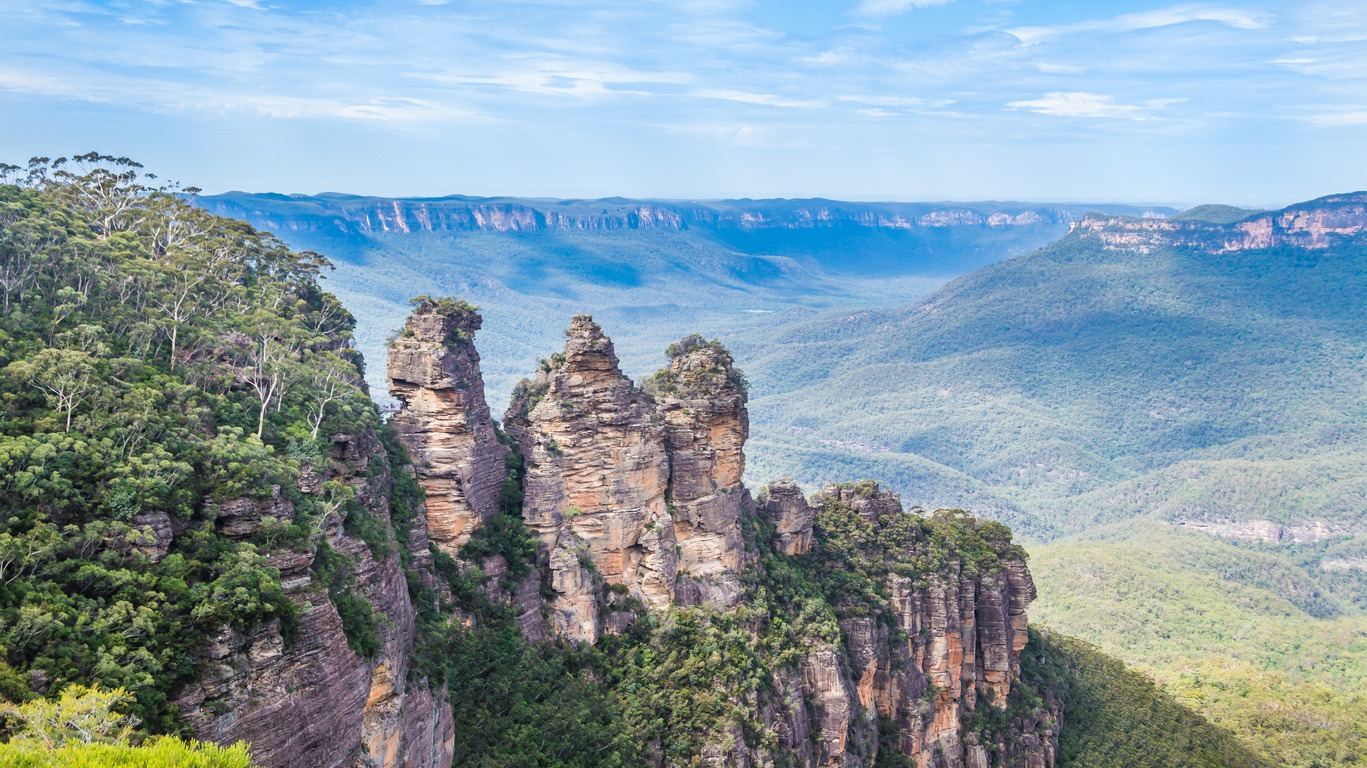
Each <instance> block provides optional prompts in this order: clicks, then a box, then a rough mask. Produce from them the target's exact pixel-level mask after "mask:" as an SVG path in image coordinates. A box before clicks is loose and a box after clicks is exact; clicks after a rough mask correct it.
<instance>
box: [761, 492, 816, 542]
mask: <svg viewBox="0 0 1367 768" xmlns="http://www.w3.org/2000/svg"><path fill="white" fill-rule="evenodd" d="M760 509H761V510H762V511H763V512H764V516H765V517H766V518H768V520H769V522H771V523H773V524H774V528H775V536H774V546H775V547H776V548H777V549H778V551H780V552H782V553H783V554H785V555H800V554H803V553H804V552H806V551H807V550H808V549H811V546H812V523H813V522H814V521H815V520H816V510H814V509H812V507H811V505H810V504H808V503H807V497H806V496H804V495H802V489H801V488H799V487H798V486H797V483H794V482H793V481H792V480H779V481H777V482H773V483H770V484H769V487H768V488H767V489H766V493H765V495H764V500H763V501H762V502H761V504H760Z"/></svg>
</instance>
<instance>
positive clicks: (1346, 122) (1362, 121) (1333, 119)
mask: <svg viewBox="0 0 1367 768" xmlns="http://www.w3.org/2000/svg"><path fill="white" fill-rule="evenodd" d="M1308 120H1309V121H1310V122H1311V123H1313V124H1315V125H1319V126H1324V127H1327V128H1341V127H1344V126H1352V125H1367V110H1356V111H1350V112H1325V113H1323V114H1318V115H1311V116H1310V117H1309V118H1308Z"/></svg>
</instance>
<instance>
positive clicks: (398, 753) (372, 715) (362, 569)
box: [175, 429, 454, 768]
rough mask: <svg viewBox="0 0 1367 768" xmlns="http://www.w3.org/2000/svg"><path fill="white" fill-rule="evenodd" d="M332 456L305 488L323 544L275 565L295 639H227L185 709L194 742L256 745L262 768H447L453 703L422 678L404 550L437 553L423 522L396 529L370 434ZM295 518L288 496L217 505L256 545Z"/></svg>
mask: <svg viewBox="0 0 1367 768" xmlns="http://www.w3.org/2000/svg"><path fill="white" fill-rule="evenodd" d="M332 446H333V447H332V451H331V453H330V454H329V455H326V456H323V457H320V458H318V459H316V460H315V462H316V463H314V464H313V465H311V466H306V467H305V471H304V473H302V474H303V477H302V478H301V482H300V486H301V491H302V492H303V493H304V494H305V497H304V500H305V501H308V502H309V503H310V506H312V505H313V504H319V505H321V506H322V507H323V509H324V514H323V515H322V516H321V519H319V521H318V525H319V528H318V531H317V534H316V537H317V540H316V542H315V543H312V544H310V545H307V546H304V547H293V548H289V547H287V548H281V549H278V550H276V551H273V552H272V553H271V554H270V555H269V562H270V565H271V566H272V567H274V568H277V569H279V571H280V582H281V586H282V587H283V589H284V593H285V596H286V597H287V598H288V599H290V600H291V601H293V602H295V603H296V604H297V605H298V606H299V611H298V615H299V618H298V626H295V627H286V626H282V624H281V622H280V621H272V622H270V623H267V624H264V625H261V626H257V627H253V628H250V629H245V630H244V629H237V628H233V627H230V626H225V627H223V628H221V629H220V630H219V632H218V633H217V635H216V636H215V637H213V638H212V640H211V642H210V643H209V644H208V646H207V647H206V648H205V649H204V650H203V651H202V652H201V654H200V657H201V659H200V667H201V669H200V673H199V675H198V679H197V680H196V681H195V682H194V683H193V684H191V685H190V686H188V687H187V688H186V689H185V690H184V691H183V692H182V693H181V694H180V696H179V697H178V699H177V700H176V702H175V703H176V706H177V707H178V708H179V709H180V711H181V712H182V714H183V716H184V717H185V719H186V720H187V721H188V722H189V724H190V725H191V727H192V728H193V729H194V731H195V733H196V735H197V736H199V737H200V738H203V739H209V740H212V741H217V742H220V743H233V742H237V741H246V742H248V743H250V744H251V749H252V754H253V759H254V760H255V761H256V762H257V763H258V764H260V765H263V766H318V767H319V768H323V767H329V768H330V767H334V766H336V767H340V766H375V767H383V768H391V767H394V768H397V767H398V766H404V767H405V768H446V767H447V766H449V765H450V764H451V749H452V742H453V739H454V733H453V731H452V720H451V710H450V703H449V699H448V696H447V692H446V686H445V683H444V681H441V680H426V679H422V678H421V677H420V676H418V675H416V674H414V673H413V672H414V670H413V660H412V657H413V654H414V652H415V641H416V633H417V628H416V625H415V608H414V605H413V603H412V601H411V599H410V595H409V592H408V587H407V583H406V576H405V571H404V567H403V564H402V563H403V559H404V558H403V557H401V554H402V553H401V552H400V551H399V549H398V548H399V547H403V546H405V543H404V541H407V546H409V547H411V548H412V549H413V550H415V551H418V552H420V553H422V554H426V552H425V550H426V540H425V538H423V537H422V535H423V525H422V521H421V509H420V508H419V509H417V510H416V512H417V515H418V517H417V519H416V520H415V521H410V522H409V524H410V525H412V527H413V528H414V529H416V533H417V534H418V535H417V537H411V536H403V535H399V534H398V532H397V531H395V530H394V529H395V528H397V527H398V526H400V525H403V524H404V521H401V520H397V519H395V517H394V516H393V515H392V514H391V499H392V498H393V497H394V478H393V475H392V473H391V469H392V468H391V466H390V464H389V462H388V459H387V457H386V455H385V450H384V448H383V447H382V446H381V444H380V442H379V439H378V436H377V435H376V434H375V432H374V431H373V430H370V429H366V430H364V431H362V432H361V433H358V434H355V435H337V436H334V437H333V438H332ZM309 497H312V498H309ZM295 506H296V502H291V501H290V500H289V499H288V498H287V497H285V496H284V495H282V493H281V489H280V488H278V487H277V488H274V489H273V490H272V493H271V494H270V496H269V497H268V498H266V499H251V498H243V499H237V500H232V501H228V502H224V503H222V504H220V505H218V506H217V509H216V516H217V522H216V527H217V529H218V530H219V531H220V532H221V533H222V534H223V535H225V536H227V537H229V538H233V539H239V540H251V539H259V538H260V537H261V536H262V535H263V531H269V530H272V529H274V528H275V527H277V526H279V525H280V521H282V520H290V519H291V518H294V517H295V513H296V509H295ZM410 533H411V531H410ZM344 611H345V613H344Z"/></svg>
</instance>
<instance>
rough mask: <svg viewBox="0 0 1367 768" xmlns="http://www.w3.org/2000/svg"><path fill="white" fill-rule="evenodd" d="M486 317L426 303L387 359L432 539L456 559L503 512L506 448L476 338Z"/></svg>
mask: <svg viewBox="0 0 1367 768" xmlns="http://www.w3.org/2000/svg"><path fill="white" fill-rule="evenodd" d="M480 323H481V319H480V316H479V314H478V313H477V312H475V310H474V308H472V307H469V306H468V305H464V304H463V303H456V302H447V303H440V302H435V301H423V302H422V303H421V304H420V305H419V306H418V308H417V310H416V311H415V312H413V314H412V315H410V316H409V318H408V322H407V324H406V325H405V327H404V330H403V332H402V333H401V334H400V335H399V337H398V338H397V339H395V340H394V345H393V347H392V348H391V350H390V353H389V394H390V395H391V396H392V397H394V398H395V399H396V400H398V401H399V402H400V403H402V407H401V408H400V409H399V411H398V412H397V413H395V414H394V416H393V418H391V419H390V423H391V424H392V425H393V426H394V429H395V430H397V431H398V433H399V439H400V441H401V442H402V443H403V445H404V447H405V448H407V449H408V453H409V455H410V456H411V457H412V459H413V463H414V466H415V467H416V468H417V472H418V480H419V482H421V483H422V486H423V489H424V490H425V491H426V492H427V535H428V537H429V538H430V539H431V540H432V542H433V543H435V544H436V545H437V546H438V547H440V548H441V549H443V550H444V551H446V552H447V553H448V554H451V555H455V554H456V552H457V550H458V549H459V548H460V545H462V544H464V543H465V542H466V541H469V539H470V535H471V534H472V533H473V532H474V531H475V529H476V528H478V527H479V526H480V524H481V523H483V522H484V521H485V520H487V519H489V518H490V517H492V516H493V515H494V514H496V513H497V512H498V506H499V493H500V489H501V486H502V483H503V478H504V476H505V474H506V468H505V460H506V457H507V448H506V447H504V446H503V445H502V444H501V443H499V442H498V437H497V433H496V432H495V430H494V423H493V420H492V419H491V418H490V416H489V406H488V404H487V403H486V402H485V400H484V379H483V377H482V376H481V375H480V371H479V353H478V352H477V351H475V345H474V335H475V331H477V330H479V327H480Z"/></svg>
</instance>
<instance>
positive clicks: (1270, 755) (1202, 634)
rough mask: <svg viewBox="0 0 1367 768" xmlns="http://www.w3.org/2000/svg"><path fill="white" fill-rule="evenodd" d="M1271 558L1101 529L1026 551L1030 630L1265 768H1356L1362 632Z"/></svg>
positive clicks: (1130, 530)
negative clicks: (1067, 634)
mask: <svg viewBox="0 0 1367 768" xmlns="http://www.w3.org/2000/svg"><path fill="white" fill-rule="evenodd" d="M1328 546H1330V545H1325V544H1320V545H1315V546H1305V547H1303V548H1302V549H1303V551H1305V552H1309V553H1312V554H1313V553H1315V552H1317V551H1322V550H1324V549H1326V548H1327V547H1328ZM1260 550H1263V551H1260ZM1280 555H1281V553H1279V552H1277V551H1276V550H1273V549H1272V548H1270V547H1236V546H1233V545H1230V544H1227V543H1224V542H1221V541H1219V540H1216V539H1213V538H1211V537H1208V536H1204V535H1201V534H1196V533H1191V532H1185V531H1182V530H1180V529H1174V528H1172V527H1169V526H1162V525H1157V524H1152V523H1147V524H1138V523H1131V524H1127V525H1125V526H1120V527H1113V528H1109V529H1102V530H1099V531H1096V532H1094V533H1092V534H1089V535H1087V536H1084V537H1078V538H1075V539H1070V540H1064V541H1061V542H1058V543H1055V544H1051V545H1048V546H1043V547H1038V548H1036V549H1035V552H1034V558H1033V559H1032V569H1033V571H1034V574H1035V581H1036V584H1037V585H1038V587H1039V591H1040V600H1039V601H1038V602H1037V603H1036V604H1035V605H1034V606H1032V609H1031V619H1032V620H1033V621H1035V622H1038V623H1040V624H1042V625H1044V626H1049V627H1068V628H1069V630H1070V631H1073V632H1075V633H1077V634H1078V635H1080V636H1081V637H1082V638H1083V639H1084V640H1086V641H1088V642H1091V643H1095V644H1096V646H1097V647H1098V648H1099V649H1100V650H1101V651H1103V652H1106V653H1110V654H1113V655H1115V656H1117V657H1119V658H1122V659H1124V660H1126V661H1128V662H1129V663H1132V664H1134V665H1136V666H1138V667H1140V668H1141V669H1142V670H1143V671H1145V672H1147V673H1148V674H1149V675H1151V676H1152V677H1153V678H1154V679H1155V680H1157V681H1158V683H1159V684H1160V686H1161V687H1162V689H1163V691H1164V692H1166V693H1168V694H1170V695H1172V696H1175V697H1176V698H1177V700H1178V701H1180V702H1182V703H1183V704H1186V705H1188V706H1190V707H1192V708H1194V709H1196V710H1197V711H1199V712H1201V713H1202V714H1203V715H1205V716H1206V717H1207V718H1209V719H1210V720H1211V721H1212V722H1214V723H1215V724H1216V725H1218V726H1220V727H1221V728H1224V729H1226V730H1228V731H1230V732H1232V733H1234V734H1235V735H1237V736H1238V737H1240V738H1241V739H1243V740H1244V742H1245V743H1247V744H1248V745H1250V746H1252V747H1253V748H1255V749H1256V750H1257V751H1258V753H1259V754H1260V755H1261V756H1262V757H1263V758H1265V759H1267V760H1268V761H1270V762H1273V763H1275V764H1278V765H1286V766H1296V767H1297V768H1312V766H1331V765H1354V764H1358V763H1362V762H1364V761H1367V726H1364V724H1367V693H1365V691H1364V687H1363V681H1364V680H1365V679H1367V621H1364V619H1363V617H1362V615H1361V614H1360V613H1359V612H1358V611H1357V609H1355V608H1352V607H1350V606H1349V605H1346V604H1345V602H1344V601H1339V600H1335V599H1334V598H1333V593H1332V591H1331V590H1330V589H1327V588H1325V587H1324V586H1323V585H1322V584H1321V583H1320V581H1319V578H1320V577H1321V576H1320V575H1321V574H1324V573H1325V572H1323V571H1320V569H1319V568H1318V567H1316V568H1314V569H1302V568H1298V567H1295V566H1294V565H1289V564H1288V563H1287V558H1285V557H1284V556H1280Z"/></svg>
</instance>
